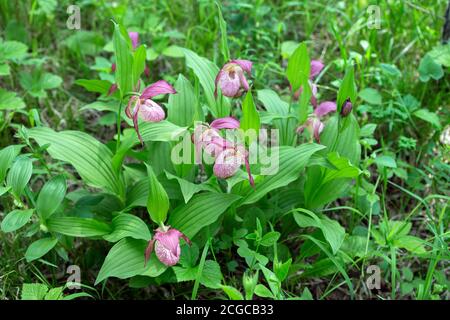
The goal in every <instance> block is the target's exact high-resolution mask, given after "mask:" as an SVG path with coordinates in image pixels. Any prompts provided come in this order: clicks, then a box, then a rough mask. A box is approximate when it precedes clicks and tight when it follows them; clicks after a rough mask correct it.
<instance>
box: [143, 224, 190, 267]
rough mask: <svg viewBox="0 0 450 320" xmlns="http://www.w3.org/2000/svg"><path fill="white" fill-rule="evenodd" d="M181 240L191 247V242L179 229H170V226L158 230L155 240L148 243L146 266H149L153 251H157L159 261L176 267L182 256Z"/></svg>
mask: <svg viewBox="0 0 450 320" xmlns="http://www.w3.org/2000/svg"><path fill="white" fill-rule="evenodd" d="M180 238H183V239H184V241H186V243H187V244H188V245H191V240H189V238H188V237H186V236H185V235H184V234H183V233H182V232H180V231H178V230H177V229H174V228H170V226H162V227H160V228H158V229H156V232H155V235H154V236H153V239H151V240H150V241H149V242H148V246H147V249H145V265H147V261H148V260H149V259H150V255H151V254H152V252H153V249H155V254H156V257H157V258H158V260H159V261H161V262H162V263H164V264H165V265H166V266H168V267H170V266H173V265H176V264H177V263H178V261H179V260H180V254H181V248H180Z"/></svg>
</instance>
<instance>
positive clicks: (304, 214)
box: [294, 209, 345, 254]
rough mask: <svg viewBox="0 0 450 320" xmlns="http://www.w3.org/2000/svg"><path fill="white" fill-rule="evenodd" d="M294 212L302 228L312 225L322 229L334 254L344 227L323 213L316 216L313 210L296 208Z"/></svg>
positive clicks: (341, 238)
mask: <svg viewBox="0 0 450 320" xmlns="http://www.w3.org/2000/svg"><path fill="white" fill-rule="evenodd" d="M297 210H298V212H294V219H295V222H297V224H298V225H299V226H300V227H302V228H308V227H314V228H318V229H320V230H321V231H322V233H323V235H324V237H325V239H326V240H327V242H328V243H329V245H330V247H331V249H332V251H333V254H336V253H337V252H338V250H339V248H340V247H341V245H342V242H343V241H344V238H345V229H344V228H343V227H342V226H341V225H340V224H339V222H337V221H335V220H331V219H330V218H328V217H326V216H325V215H321V216H318V215H316V214H315V213H314V212H312V211H309V210H306V209H297Z"/></svg>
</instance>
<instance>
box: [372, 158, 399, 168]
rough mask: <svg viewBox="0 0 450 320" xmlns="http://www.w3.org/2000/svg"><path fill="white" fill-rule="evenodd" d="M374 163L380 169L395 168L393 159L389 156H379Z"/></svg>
mask: <svg viewBox="0 0 450 320" xmlns="http://www.w3.org/2000/svg"><path fill="white" fill-rule="evenodd" d="M375 163H376V164H377V165H379V166H381V167H386V168H397V163H396V162H395V159H394V158H392V157H390V156H380V157H376V158H375Z"/></svg>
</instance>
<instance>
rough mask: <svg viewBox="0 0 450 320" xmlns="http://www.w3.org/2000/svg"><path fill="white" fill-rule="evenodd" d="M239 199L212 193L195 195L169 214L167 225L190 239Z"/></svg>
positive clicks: (229, 195)
mask: <svg viewBox="0 0 450 320" xmlns="http://www.w3.org/2000/svg"><path fill="white" fill-rule="evenodd" d="M239 198H240V197H239V196H238V195H234V194H223V193H212V192H208V193H202V194H199V195H196V196H194V197H193V198H192V199H191V201H189V202H188V203H187V204H186V205H181V206H179V207H177V208H176V209H175V210H174V211H172V212H171V213H170V215H169V225H171V226H172V227H173V228H176V229H178V230H180V231H181V232H183V233H184V234H185V235H186V236H188V237H189V238H192V237H194V236H195V235H196V234H197V232H199V231H200V230H201V229H202V228H203V227H206V226H208V225H210V224H212V223H214V222H215V221H217V219H219V217H220V216H221V215H222V213H223V212H224V211H225V210H226V209H227V208H228V207H229V206H231V205H232V204H233V203H234V202H235V201H237V200H238V199H239Z"/></svg>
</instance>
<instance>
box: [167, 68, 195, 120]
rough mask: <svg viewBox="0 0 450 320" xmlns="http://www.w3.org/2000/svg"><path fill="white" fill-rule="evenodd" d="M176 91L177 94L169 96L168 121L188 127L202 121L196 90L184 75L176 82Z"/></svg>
mask: <svg viewBox="0 0 450 320" xmlns="http://www.w3.org/2000/svg"><path fill="white" fill-rule="evenodd" d="M175 90H177V94H171V95H170V96H169V104H168V105H167V109H168V113H169V116H168V117H167V120H169V121H170V122H172V123H174V124H176V125H179V126H187V127H189V126H190V125H192V124H193V122H194V121H201V119H202V118H203V114H202V110H201V108H200V104H199V102H198V101H197V97H196V96H195V92H194V88H193V87H192V85H191V83H190V82H189V80H187V79H186V78H185V77H184V76H183V75H182V74H180V75H179V76H178V80H177V82H175Z"/></svg>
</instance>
